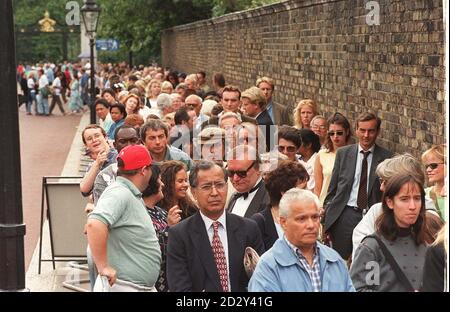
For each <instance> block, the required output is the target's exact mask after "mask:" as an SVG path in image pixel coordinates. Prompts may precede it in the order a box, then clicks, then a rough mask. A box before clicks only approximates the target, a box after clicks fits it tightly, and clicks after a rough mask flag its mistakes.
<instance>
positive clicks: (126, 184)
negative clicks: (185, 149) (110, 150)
mask: <svg viewBox="0 0 450 312" xmlns="http://www.w3.org/2000/svg"><path fill="white" fill-rule="evenodd" d="M151 164H152V158H151V156H150V154H149V152H148V150H147V149H146V148H145V147H144V146H142V145H130V146H127V147H125V148H123V149H122V150H121V151H120V153H119V155H118V156H117V165H118V171H117V179H116V181H115V182H114V183H112V184H111V185H110V186H108V187H107V188H106V189H105V191H104V192H103V194H102V195H101V196H100V199H99V201H98V203H97V206H96V207H95V209H94V211H93V212H92V213H91V214H90V215H89V217H88V223H87V235H88V243H89V246H90V248H91V252H92V255H93V257H94V262H95V265H96V266H97V269H98V272H99V276H98V277H97V280H96V283H95V286H94V291H96V290H100V291H101V290H105V288H110V289H108V290H109V291H137V290H138V291H155V289H154V284H155V282H156V280H157V278H158V275H159V268H160V263H161V250H160V247H159V244H158V238H157V236H156V233H155V229H154V227H153V223H152V220H151V218H150V215H149V214H148V213H147V210H146V208H145V205H144V202H143V201H142V191H143V190H145V188H146V187H147V185H148V181H149V179H150V177H151V175H152V171H151V168H150V166H151ZM106 279H107V280H108V282H109V285H107V284H108V283H102V281H104V280H106ZM105 284H106V285H105Z"/></svg>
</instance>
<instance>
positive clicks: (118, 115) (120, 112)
mask: <svg viewBox="0 0 450 312" xmlns="http://www.w3.org/2000/svg"><path fill="white" fill-rule="evenodd" d="M109 113H110V114H111V119H112V121H114V123H113V124H112V125H111V127H110V128H109V131H108V138H109V139H110V140H114V132H115V131H116V129H117V128H119V127H120V126H121V125H123V123H124V122H125V117H127V112H126V111H125V106H123V105H122V104H119V103H116V104H112V105H111V106H110V107H109Z"/></svg>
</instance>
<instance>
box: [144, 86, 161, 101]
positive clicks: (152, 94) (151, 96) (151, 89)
mask: <svg viewBox="0 0 450 312" xmlns="http://www.w3.org/2000/svg"><path fill="white" fill-rule="evenodd" d="M160 93H161V81H159V80H158V79H152V80H151V81H150V83H149V84H148V85H147V97H146V98H145V106H147V107H149V108H158V105H157V104H156V99H157V98H158V95H159V94H160Z"/></svg>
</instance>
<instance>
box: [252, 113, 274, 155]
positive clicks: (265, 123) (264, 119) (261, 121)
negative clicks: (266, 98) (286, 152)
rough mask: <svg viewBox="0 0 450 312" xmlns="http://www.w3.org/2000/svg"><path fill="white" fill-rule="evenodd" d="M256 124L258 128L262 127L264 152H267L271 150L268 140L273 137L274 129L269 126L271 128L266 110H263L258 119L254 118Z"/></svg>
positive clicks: (270, 121)
mask: <svg viewBox="0 0 450 312" xmlns="http://www.w3.org/2000/svg"><path fill="white" fill-rule="evenodd" d="M256 122H257V123H258V126H262V127H261V130H262V133H263V134H264V137H265V139H266V152H268V151H270V150H271V146H270V138H272V137H274V135H275V128H274V127H271V126H273V122H272V119H271V118H270V115H269V112H267V110H266V109H265V110H263V111H262V112H261V113H260V114H259V115H258V117H256ZM272 128H273V131H272V132H273V134H272V133H271V130H272ZM274 144H275V143H274Z"/></svg>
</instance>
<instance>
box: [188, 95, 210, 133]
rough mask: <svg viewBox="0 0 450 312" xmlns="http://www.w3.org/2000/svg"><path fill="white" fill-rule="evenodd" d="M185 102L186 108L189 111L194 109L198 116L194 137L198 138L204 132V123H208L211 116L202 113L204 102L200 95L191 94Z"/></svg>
mask: <svg viewBox="0 0 450 312" xmlns="http://www.w3.org/2000/svg"><path fill="white" fill-rule="evenodd" d="M184 102H185V103H186V104H185V105H186V107H187V108H189V109H193V110H194V111H195V115H196V116H197V118H195V122H194V136H197V135H199V134H200V131H202V123H204V122H206V121H208V120H209V116H207V115H205V114H203V113H201V109H202V106H203V101H202V98H201V97H199V96H198V95H195V94H191V95H189V96H188V97H187V98H186V100H185V101H184Z"/></svg>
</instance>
